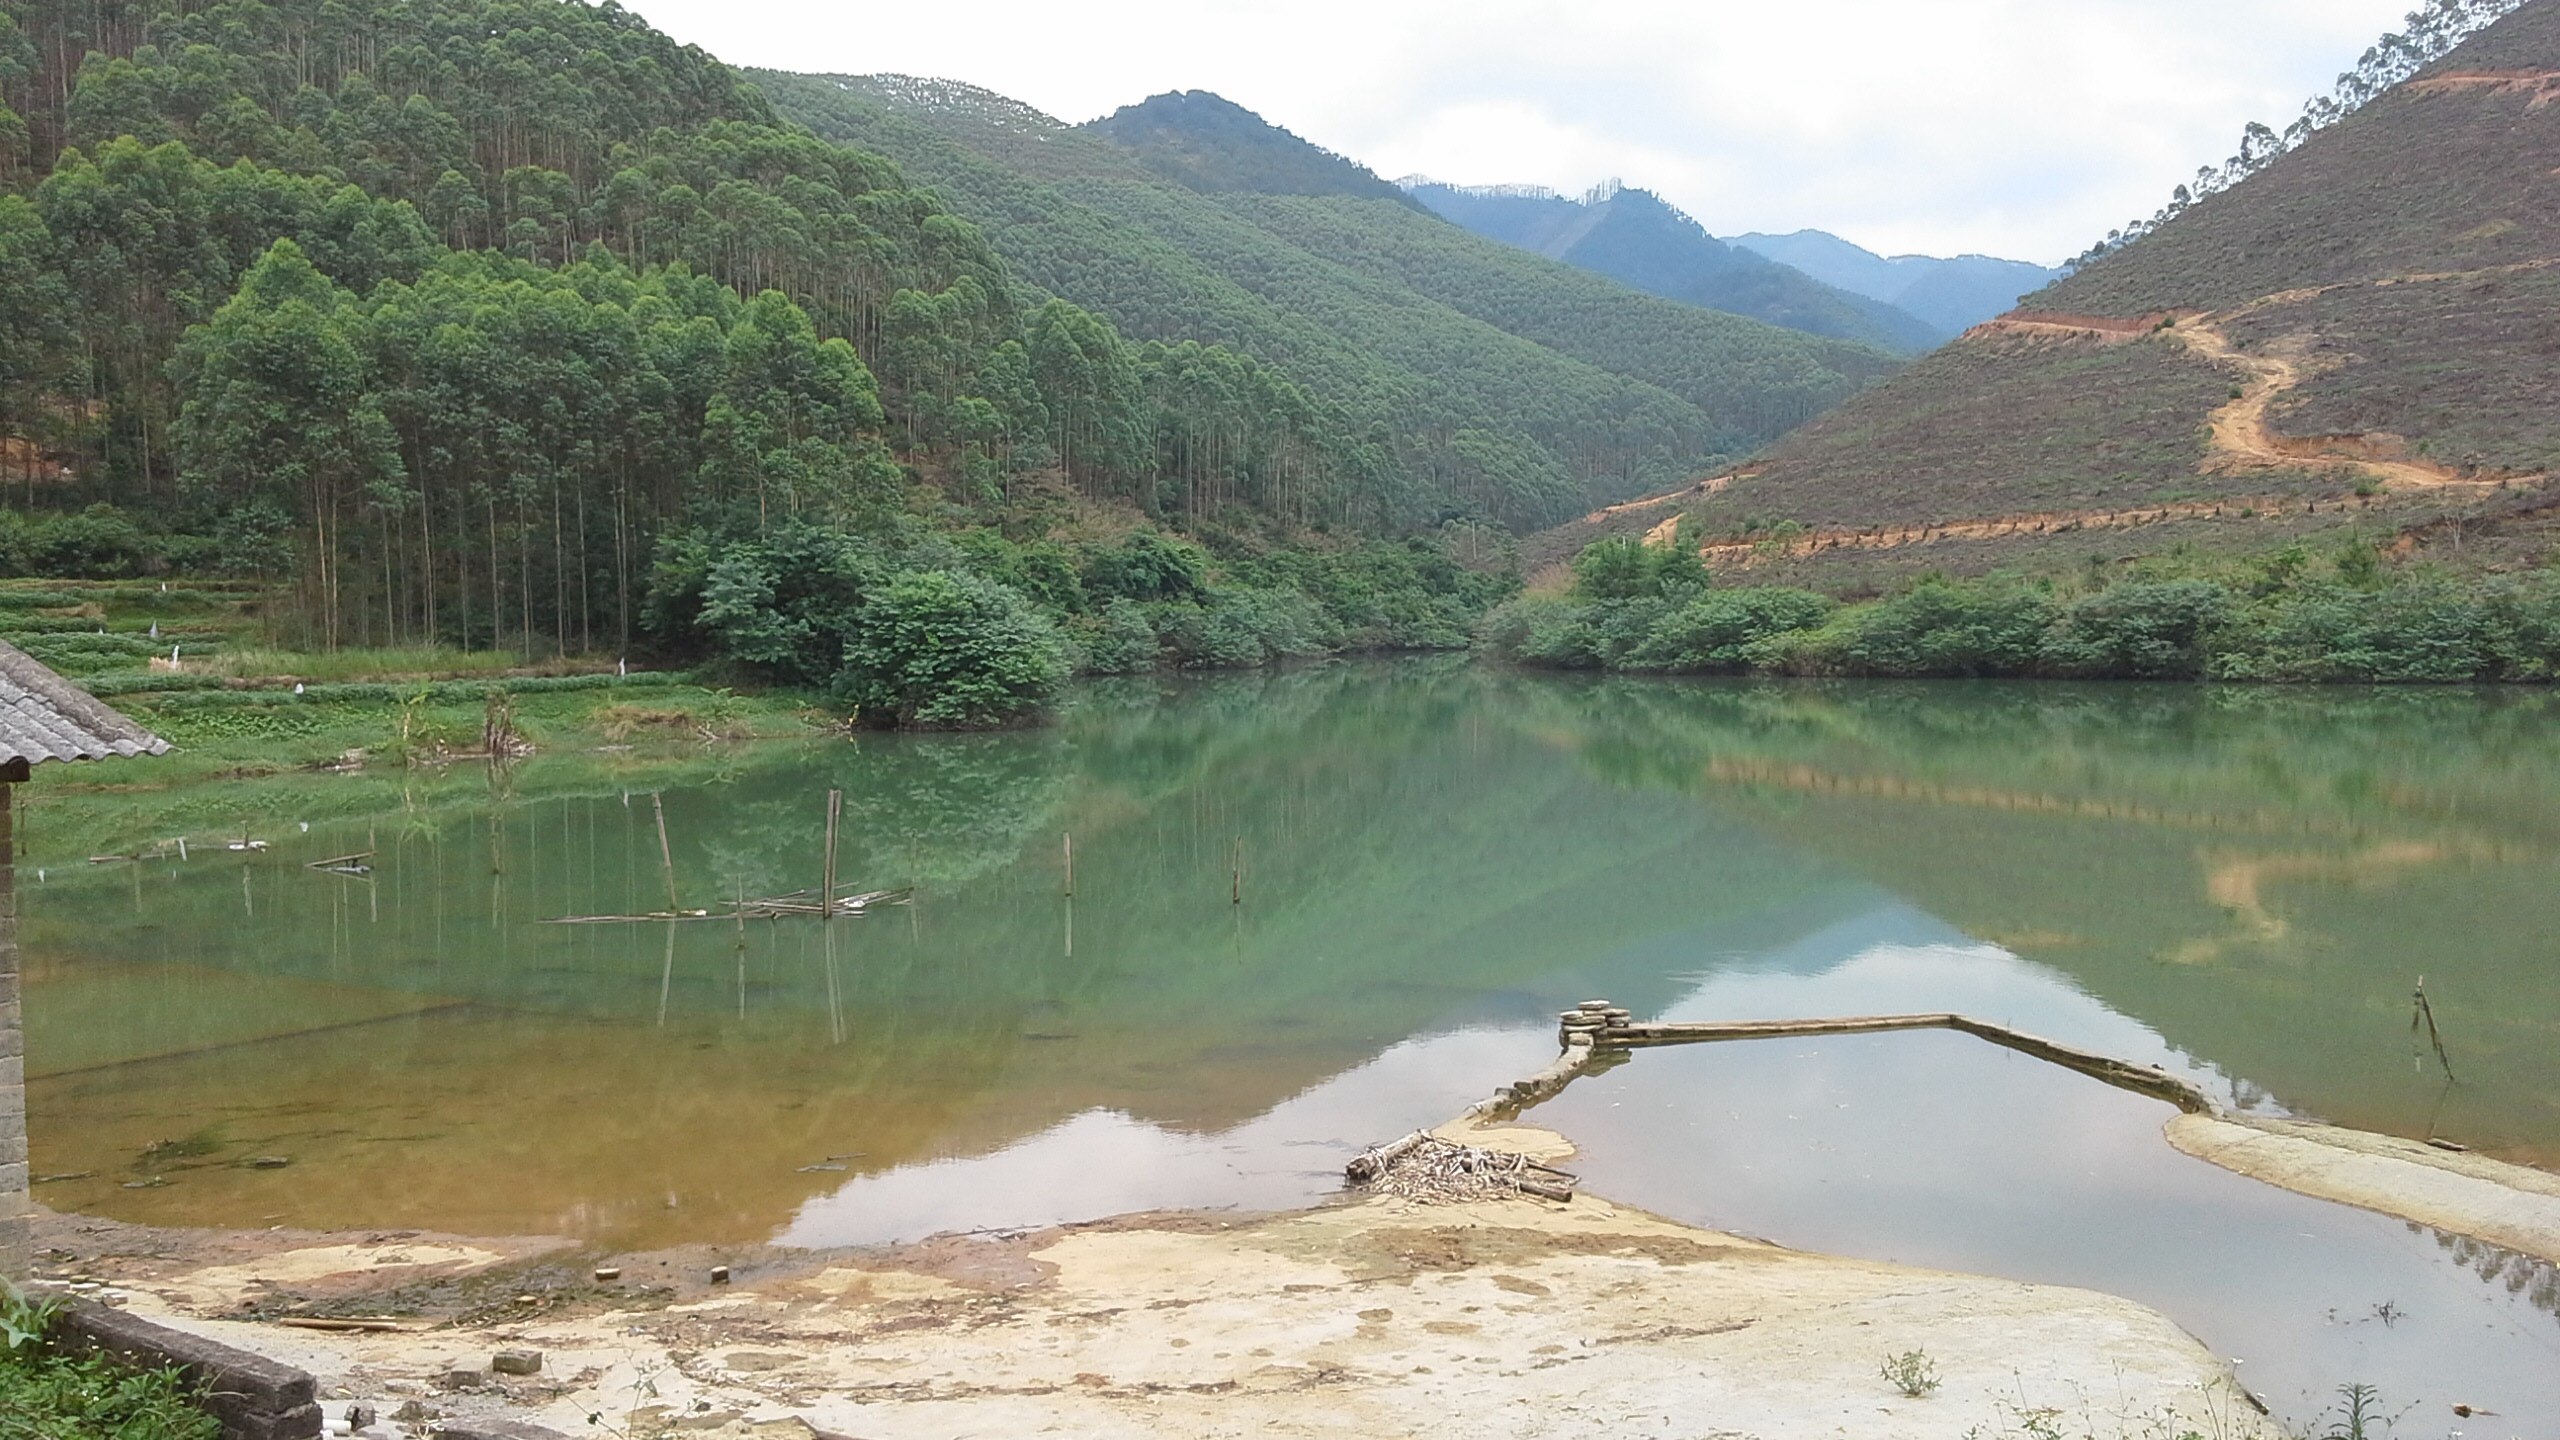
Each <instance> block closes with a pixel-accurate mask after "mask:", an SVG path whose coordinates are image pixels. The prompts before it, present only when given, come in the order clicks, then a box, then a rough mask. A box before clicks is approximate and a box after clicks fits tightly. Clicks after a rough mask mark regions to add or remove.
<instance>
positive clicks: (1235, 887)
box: [1227, 835, 1244, 905]
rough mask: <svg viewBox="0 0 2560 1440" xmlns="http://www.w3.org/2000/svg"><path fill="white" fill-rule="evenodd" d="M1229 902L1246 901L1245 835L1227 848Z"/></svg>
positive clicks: (1231, 903)
mask: <svg viewBox="0 0 2560 1440" xmlns="http://www.w3.org/2000/svg"><path fill="white" fill-rule="evenodd" d="M1227 903H1228V904H1230V905H1241V904H1243V903H1244V837H1243V836H1241V835H1239V836H1237V837H1236V838H1235V842H1234V843H1233V844H1232V845H1230V846H1229V847H1228V849H1227Z"/></svg>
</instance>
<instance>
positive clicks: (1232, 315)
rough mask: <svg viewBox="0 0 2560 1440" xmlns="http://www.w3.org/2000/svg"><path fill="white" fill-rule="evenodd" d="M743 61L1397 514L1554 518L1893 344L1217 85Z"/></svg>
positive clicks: (1840, 383) (1659, 474) (761, 80)
mask: <svg viewBox="0 0 2560 1440" xmlns="http://www.w3.org/2000/svg"><path fill="white" fill-rule="evenodd" d="M755 80H756V83H757V85H758V86H759V88H760V89H761V90H762V91H763V92H764V94H765V95H767V96H768V97H769V98H770V99H771V101H772V103H773V105H774V107H775V108H776V110H777V111H779V112H781V113H782V114H785V115H787V116H789V117H790V118H791V119H793V120H796V121H798V122H800V123H802V124H804V125H807V126H808V127H810V128H811V129H812V130H814V131H815V132H817V133H818V134H819V135H821V136H823V137H825V138H828V139H831V140H835V141H838V142H840V143H846V144H853V145H858V146H860V147H862V148H865V149H870V150H876V151H878V152H880V153H882V154H884V155H887V156H889V157H891V158H892V159H893V160H895V161H896V162H897V163H898V164H899V165H900V167H901V168H902V170H903V171H904V172H905V173H907V174H910V175H912V176H914V177H916V179H917V180H918V181H919V182H921V183H924V184H928V185H930V186H932V187H933V188H934V190H935V191H936V192H937V193H938V194H939V195H941V196H942V197H943V198H944V199H945V200H947V202H948V203H949V204H950V205H951V207H952V208H953V209H954V210H955V211H957V212H958V213H959V214H960V215H962V216H964V217H966V218H967V219H968V220H970V221H972V222H974V224H975V225H976V226H977V227H978V228H979V229H981V230H982V231H983V232H984V233H985V235H986V236H987V238H988V239H989V241H991V242H992V243H993V245H994V246H995V247H996V249H997V250H998V251H999V253H1001V254H1002V255H1003V256H1004V258H1005V262H1006V265H1007V268H1008V271H1009V273H1010V274H1011V275H1012V276H1013V277H1015V278H1017V279H1019V280H1020V281H1021V282H1023V284H1024V285H1025V286H1026V287H1027V288H1028V289H1030V290H1031V291H1033V292H1034V293H1037V294H1045V295H1054V296H1058V297H1060V298H1063V299H1066V300H1069V301H1072V302H1074V303H1076V304H1077V305H1080V306H1083V307H1085V308H1087V309H1090V310H1093V311H1095V312H1096V313H1098V314H1099V315H1101V316H1102V317H1104V318H1105V319H1106V320H1107V321H1108V322H1109V323H1110V324H1111V325H1112V326H1113V327H1115V328H1116V329H1117V330H1118V331H1119V332H1120V333H1121V334H1123V335H1126V336H1127V337H1129V338H1130V339H1131V340H1132V341H1135V342H1161V343H1163V344H1165V345H1167V346H1174V347H1179V346H1182V345H1183V344H1184V343H1185V342H1190V341H1198V342H1201V343H1202V344H1208V343H1212V342H1214V343H1216V344H1218V345H1220V346H1223V347H1226V348H1228V349H1230V350H1233V351H1235V352H1237V353H1239V354H1241V355H1244V356H1247V357H1250V358H1252V359H1254V360H1256V361H1258V362H1259V363H1261V364H1264V365H1273V366H1279V367H1281V368H1282V369H1283V370H1284V371H1285V372H1286V373H1287V374H1288V375H1289V376H1290V377H1292V379H1293V380H1294V381H1295V383H1297V384H1298V385H1301V386H1303V387H1304V389H1305V390H1306V392H1307V393H1308V395H1309V396H1310V397H1311V398H1312V399H1313V400H1314V401H1316V402H1317V403H1318V404H1320V405H1322V406H1325V407H1328V409H1329V411H1330V413H1332V414H1334V415H1337V416H1338V417H1339V418H1338V420H1336V421H1335V422H1333V428H1335V429H1336V430H1338V432H1339V433H1340V434H1341V435H1342V436H1343V437H1344V438H1345V441H1346V443H1349V444H1352V445H1355V446H1357V447H1358V448H1359V449H1360V452H1361V454H1362V455H1363V456H1364V459H1365V463H1366V464H1367V465H1368V466H1369V467H1370V471H1371V473H1372V474H1373V476H1374V479H1375V483H1376V485H1377V486H1378V487H1379V489H1380V490H1381V491H1382V492H1384V493H1387V494H1390V495H1393V496H1396V497H1398V504H1397V507H1396V509H1397V515H1398V517H1399V519H1400V520H1401V521H1402V522H1403V523H1407V524H1415V523H1422V524H1431V523H1438V522H1439V521H1441V520H1443V519H1449V518H1459V517H1464V516H1467V515H1471V514H1472V515H1481V516H1484V517H1486V518H1490V519H1492V520H1495V521H1496V522H1498V523H1502V524H1506V525H1511V526H1515V527H1518V528H1522V529H1533V528H1536V527H1537V526H1540V525H1546V524H1553V523H1555V522H1556V521H1558V520H1561V519H1563V518H1565V517H1567V516H1569V515H1573V514H1577V513H1580V512H1581V511H1582V510H1584V509H1587V508H1589V507H1590V506H1591V505H1593V504H1598V503H1608V502H1610V501H1614V500H1617V499H1623V498H1625V497H1627V496H1629V495H1637V494H1643V493H1645V492H1647V491H1648V490H1654V489H1659V488H1661V487H1662V486H1664V485H1668V484H1671V483H1674V482H1676V481H1677V480H1678V479H1679V478H1680V477H1681V476H1682V475H1685V474H1694V473H1696V472H1697V470H1698V469H1699V468H1701V467H1704V466H1710V465H1713V464H1717V463H1721V462H1722V461H1726V460H1730V459H1731V458H1733V457H1735V456H1738V455H1740V454H1742V453H1744V452H1746V451H1748V450H1749V449H1751V448H1753V447H1755V446H1757V445H1760V444H1763V443H1765V442H1766V441H1767V440H1769V439H1770V438H1772V437H1774V436H1776V435H1778V434H1780V433H1783V432H1784V431H1785V430H1787V429H1789V428H1791V427H1793V426H1796V425H1799V424H1802V423H1803V422H1804V421H1806V420H1808V419H1811V418H1812V417H1813V416H1815V415H1817V414H1820V413H1821V412H1822V411H1824V410H1826V409H1829V408H1830V407H1831V406H1833V405H1836V404H1838V403H1839V402H1840V401H1841V400H1844V399H1846V398H1848V397H1849V396H1850V395H1852V394H1855V393H1856V392H1857V391H1859V390H1860V389H1863V388H1864V387H1865V386H1866V385H1867V384H1869V383H1871V382H1872V381H1874V380H1876V379H1878V378H1881V377H1882V376H1883V375H1885V374H1888V373H1890V372H1891V371H1892V370H1893V369H1895V368H1896V366H1897V360H1896V357H1895V356H1894V355H1892V354H1891V353H1889V352H1887V351H1885V350H1883V349H1881V348H1877V347H1872V346H1868V345H1863V344H1856V343H1851V342H1847V341H1842V340H1834V339H1827V338H1822V337H1818V336H1813V335H1807V334H1803V333H1799V332H1796V331H1792V330H1787V329H1783V328H1780V327H1777V326H1774V325H1768V324H1763V323H1760V322H1758V321H1755V320H1750V319H1745V318H1742V317H1738V316H1734V315H1729V314H1720V313H1717V312H1714V311H1710V310H1702V309H1698V308H1696V307H1694V306H1689V305H1683V304H1677V303H1674V302H1671V301H1668V300H1664V299H1661V298H1658V297H1655V296H1652V295H1647V294H1643V293H1640V292H1638V291H1635V290H1632V289H1629V288H1627V287H1626V286H1623V285H1621V284H1618V283H1617V282H1615V281H1612V280H1609V279H1606V278H1604V277H1602V276H1599V275H1595V274H1591V273H1589V272H1586V271H1582V270H1578V269H1575V268H1573V267H1570V266H1566V265H1561V264H1557V263H1554V262H1552V261H1548V260H1544V259H1541V258H1539V257H1537V256H1535V255H1530V254H1525V253H1522V252H1520V251H1518V250H1515V249H1512V248H1510V247H1507V246H1504V245H1501V244H1499V243H1496V242H1494V241H1491V240H1487V239H1484V238H1482V237H1480V236H1477V235H1473V234H1471V233H1469V232H1467V231H1466V230H1463V229H1461V228H1459V227H1458V226H1455V225H1451V224H1449V223H1447V222H1446V221H1443V220H1441V219H1440V218H1439V217H1437V216H1435V215H1432V214H1430V213H1429V212H1428V211H1426V210H1424V209H1423V208H1422V207H1420V206H1419V205H1417V204H1415V203H1413V202H1412V201H1411V200H1409V199H1407V198H1406V197H1405V196H1404V195H1403V194H1402V193H1401V192H1399V191H1397V190H1396V189H1395V188H1394V187H1393V186H1391V185H1388V184H1387V182H1385V181H1382V180H1379V179H1378V178H1377V177H1376V176H1375V175H1374V174H1372V173H1371V172H1369V171H1367V170H1365V169H1364V168H1362V167H1360V166H1359V165H1358V164H1357V163H1355V162H1352V161H1349V160H1346V159H1344V158H1343V157H1341V156H1338V155H1332V154H1330V153H1329V152H1326V151H1324V150H1322V149H1321V148H1320V147H1317V146H1314V145H1312V144H1310V143H1308V142H1307V141H1305V140H1303V139H1301V138H1300V137H1298V136H1295V135H1291V134H1290V133H1288V132H1287V131H1285V130H1282V129H1280V128H1279V127H1277V126H1273V125H1269V124H1267V123H1266V122H1264V121H1263V120H1261V119H1260V118H1259V117H1257V116H1255V115H1253V113H1252V112H1251V111H1248V110H1245V109H1244V108H1243V107H1241V106H1237V105H1234V104H1232V103H1231V102H1228V101H1226V100H1224V99H1221V98H1219V97H1217V96H1214V95H1206V94H1203V93H1199V92H1192V93H1189V94H1175V95H1171V96H1158V97H1156V98H1155V99H1153V100H1151V101H1148V102H1145V103H1143V104H1140V105H1137V106H1132V107H1129V108H1128V109H1126V110H1123V111H1120V112H1118V113H1117V114H1115V115H1113V116H1111V117H1107V118H1106V119H1104V120H1102V121H1098V122H1094V123H1091V124H1088V125H1081V126H1077V125H1068V124H1065V123H1063V122H1061V121H1059V120H1057V119H1055V118H1053V117H1051V116H1048V115H1045V114H1042V113H1041V112H1039V111H1037V110H1035V109H1033V108H1031V107H1029V106H1026V105H1023V104H1021V103H1020V102H1018V101H1013V100H1009V99H1007V98H1005V97H1003V96H1001V95H996V94H994V93H992V92H989V91H985V90H981V89H978V88H976V87H973V86H969V85H964V84H960V83H958V82H953V81H945V80H927V79H918V78H916V77H911V76H895V75H882V76H851V75H826V76H813V75H791V74H786V73H780V72H773V71H764V72H758V73H757V74H756V75H755Z"/></svg>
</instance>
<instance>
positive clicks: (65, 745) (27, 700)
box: [0, 640, 169, 765]
mask: <svg viewBox="0 0 2560 1440" xmlns="http://www.w3.org/2000/svg"><path fill="white" fill-rule="evenodd" d="M168 749H169V742H168V741H166V740H163V739H161V738H160V737H159V736H157V735H154V734H152V733H151V732H150V731H148V730H145V729H143V728H142V727H141V726H139V725H136V724H134V723H133V722H132V721H131V720H128V719H126V718H125V717H124V716H122V715H119V714H117V713H116V712H115V711H113V710H110V709H108V708H107V707H106V706H104V705H101V704H99V703H98V701H97V699H96V698H95V697H94V696H92V695H90V694H89V692H87V691H85V690H83V689H81V688H80V687H79V686H77V685H74V684H72V683H71V682H70V681H68V680H65V679H63V678H62V677H61V676H59V675H56V674H54V673H53V672H52V671H51V670H48V669H46V668H45V666H44V664H43V662H41V661H39V660H37V659H36V658H35V657H34V656H32V655H29V654H28V653H27V652H26V651H24V650H21V649H19V648H18V647H17V646H15V645H12V644H10V643H9V642H7V641H5V640H0V764H5V763H9V762H12V761H18V760H24V761H25V762H27V763H28V764H30V765H35V764H41V763H42V762H44V761H47V760H104V759H106V758H107V757H108V756H110V755H160V754H165V753H167V751H168Z"/></svg>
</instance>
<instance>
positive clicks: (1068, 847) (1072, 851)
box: [1061, 831, 1076, 900]
mask: <svg viewBox="0 0 2560 1440" xmlns="http://www.w3.org/2000/svg"><path fill="white" fill-rule="evenodd" d="M1061 844H1062V846H1063V848H1064V849H1065V851H1066V856H1067V898H1068V899H1070V900H1073V899H1074V898H1076V837H1075V832H1073V831H1068V832H1066V834H1065V836H1064V837H1063V839H1062V841H1061Z"/></svg>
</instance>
